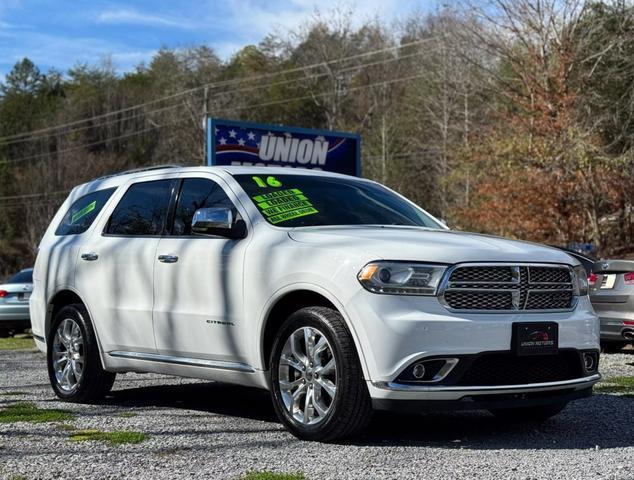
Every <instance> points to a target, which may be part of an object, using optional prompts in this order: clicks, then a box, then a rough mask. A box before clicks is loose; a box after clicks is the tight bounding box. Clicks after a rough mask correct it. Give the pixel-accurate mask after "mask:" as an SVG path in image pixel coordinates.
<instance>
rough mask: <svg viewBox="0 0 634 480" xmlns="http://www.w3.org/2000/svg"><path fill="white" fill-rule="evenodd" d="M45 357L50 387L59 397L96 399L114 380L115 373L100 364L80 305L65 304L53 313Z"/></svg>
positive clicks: (85, 313)
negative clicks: (55, 313) (65, 305)
mask: <svg viewBox="0 0 634 480" xmlns="http://www.w3.org/2000/svg"><path fill="white" fill-rule="evenodd" d="M46 360H47V364H48V376H49V380H50V382H51V386H52V387H53V391H54V392H55V394H56V395H57V396H58V397H59V398H61V399H62V400H67V401H70V402H77V403H87V402H92V401H95V400H99V399H100V398H102V397H103V396H104V395H105V394H106V393H108V392H109V391H110V389H111V388H112V385H113V383H114V379H115V374H114V373H111V372H107V371H105V370H104V369H103V368H102V366H101V359H100V358H99V346H98V344H97V338H96V337H95V332H94V330H93V327H92V324H91V323H90V318H89V316H88V312H87V311H86V308H85V307H84V306H83V305H69V306H67V307H64V308H62V309H61V310H60V311H59V312H58V313H57V315H55V318H54V319H53V324H52V325H51V330H50V333H49V337H48V343H47V352H46Z"/></svg>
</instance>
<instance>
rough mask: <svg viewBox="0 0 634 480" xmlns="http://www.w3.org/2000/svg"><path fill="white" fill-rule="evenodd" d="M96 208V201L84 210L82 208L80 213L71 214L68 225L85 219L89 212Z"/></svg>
mask: <svg viewBox="0 0 634 480" xmlns="http://www.w3.org/2000/svg"><path fill="white" fill-rule="evenodd" d="M96 206H97V200H93V201H92V202H90V203H89V204H88V205H86V206H85V207H84V208H82V209H81V210H80V211H78V212H75V213H73V216H72V217H71V219H70V223H71V224H73V223H75V222H77V221H78V220H80V219H81V218H83V217H85V216H86V215H88V214H89V213H90V212H92V211H93V210H94V209H95V207H96Z"/></svg>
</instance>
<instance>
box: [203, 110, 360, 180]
mask: <svg viewBox="0 0 634 480" xmlns="http://www.w3.org/2000/svg"><path fill="white" fill-rule="evenodd" d="M207 165H248V166H267V167H296V168H308V169H315V170H325V171H328V172H336V173H343V174H346V175H354V176H357V177H359V176H361V138H360V136H359V135H358V134H356V133H346V132H334V131H330V130H314V129H308V128H297V127H286V126H279V125H262V124H257V123H247V122H235V121H233V120H221V119H215V118H208V119H207Z"/></svg>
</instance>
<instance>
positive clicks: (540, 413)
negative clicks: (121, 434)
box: [491, 402, 568, 423]
mask: <svg viewBox="0 0 634 480" xmlns="http://www.w3.org/2000/svg"><path fill="white" fill-rule="evenodd" d="M566 405H568V403H567V402H563V403H553V404H550V405H541V406H536V407H519V408H501V409H498V410H491V413H492V414H493V415H495V416H496V417H498V418H500V419H502V420H506V421H508V422H513V423H521V422H544V421H546V420H548V419H549V418H551V417H554V416H555V415H557V414H558V413H559V412H561V411H562V410H563V409H564V408H566Z"/></svg>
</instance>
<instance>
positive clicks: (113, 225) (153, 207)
mask: <svg viewBox="0 0 634 480" xmlns="http://www.w3.org/2000/svg"><path fill="white" fill-rule="evenodd" d="M174 183H175V181H174V180H156V181H154V182H141V183H135V184H133V185H132V186H131V187H130V188H129V189H128V191H127V192H126V193H125V195H124V196H123V198H122V199H121V201H120V202H119V205H117V207H116V208H115V210H114V212H112V216H111V217H110V220H109V221H108V227H107V229H106V233H109V234H112V235H134V236H139V235H161V234H162V233H163V229H164V227H165V219H166V218H167V209H168V207H169V202H170V196H171V193H172V187H173V185H174Z"/></svg>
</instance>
